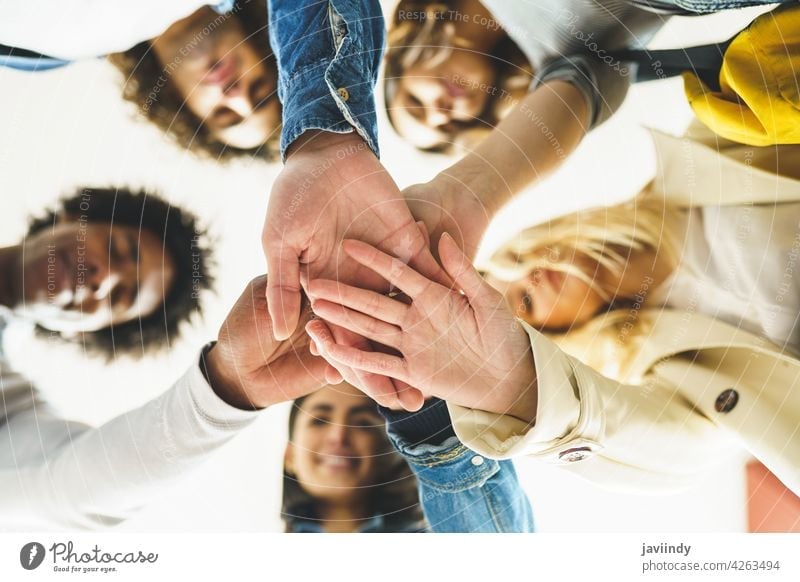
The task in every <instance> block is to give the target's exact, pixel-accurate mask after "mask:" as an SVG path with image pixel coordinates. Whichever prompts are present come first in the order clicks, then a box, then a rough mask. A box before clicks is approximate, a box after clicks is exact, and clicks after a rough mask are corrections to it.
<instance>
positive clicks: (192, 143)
mask: <svg viewBox="0 0 800 582" xmlns="http://www.w3.org/2000/svg"><path fill="white" fill-rule="evenodd" d="M232 14H234V15H235V16H236V18H238V19H239V21H240V22H241V23H242V26H243V27H244V29H245V32H246V33H247V40H248V42H261V43H264V46H269V37H268V35H267V11H266V1H265V0H257V1H256V0H238V1H237V2H236V4H235V5H234V8H233V11H232ZM108 60H109V61H110V62H111V64H112V65H114V66H115V67H116V68H117V69H118V70H119V71H120V72H121V73H122V75H123V83H122V97H123V99H125V100H126V101H130V102H131V103H133V104H134V105H135V106H136V109H137V110H138V112H139V114H140V115H142V116H143V117H144V118H145V119H147V120H148V121H150V122H151V123H153V124H154V125H156V127H158V128H159V129H160V130H161V131H163V132H164V133H165V134H167V135H169V136H171V137H172V138H173V139H174V140H175V142H176V143H177V144H178V145H179V146H180V147H182V148H183V149H186V150H189V151H191V152H193V153H195V154H197V155H199V156H202V157H206V158H212V159H216V160H218V161H229V160H232V159H235V158H238V157H242V156H248V157H253V156H256V157H261V158H263V159H265V160H267V161H271V160H274V159H275V158H276V157H277V154H278V152H279V146H280V133H281V132H280V131H274V132H273V133H272V135H271V136H270V138H269V140H268V141H267V142H266V143H265V144H263V145H261V146H259V147H257V148H251V149H241V148H236V147H233V146H230V145H228V144H226V143H223V142H221V141H219V140H218V139H216V138H215V137H214V136H213V134H212V133H211V132H210V131H209V130H208V128H207V127H206V125H205V124H204V123H203V121H202V120H201V119H200V118H199V117H197V116H196V115H195V114H194V113H192V112H191V111H190V110H189V108H188V107H186V105H185V103H184V99H183V96H182V95H181V94H180V93H179V92H178V90H177V89H176V88H175V87H174V86H173V84H172V83H171V82H170V79H169V75H165V74H164V73H165V70H164V66H163V65H162V64H161V63H160V62H159V60H158V58H157V57H156V55H155V53H154V52H153V51H152V50H151V45H150V41H144V42H141V43H139V44H137V45H136V46H134V47H133V48H131V49H128V50H127V51H125V52H122V53H114V54H111V55H109V56H108ZM157 83H158V87H159V89H160V90H159V93H158V98H157V99H153V97H152V95H151V93H152V91H153V87H155V86H156V84H157Z"/></svg>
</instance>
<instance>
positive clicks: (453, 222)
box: [403, 173, 495, 260]
mask: <svg viewBox="0 0 800 582" xmlns="http://www.w3.org/2000/svg"><path fill="white" fill-rule="evenodd" d="M403 196H405V199H406V203H407V204H408V207H409V209H410V210H411V214H412V215H413V216H414V218H415V219H416V220H420V221H422V222H424V223H425V228H426V229H427V231H428V233H429V237H430V240H431V241H432V248H431V251H432V252H433V254H434V255H436V253H437V249H438V243H439V240H440V239H441V237H442V235H443V234H444V233H445V232H446V233H449V234H450V235H451V236H452V237H453V238H454V239H455V240H456V243H457V244H458V246H459V247H460V248H462V249H464V253H465V254H466V255H467V256H468V257H469V258H470V259H471V260H472V259H474V258H475V255H476V254H477V252H478V246H479V245H480V242H481V238H482V237H483V234H484V233H485V232H486V229H487V228H489V222H490V220H491V218H492V216H493V214H494V212H495V209H493V208H488V207H486V206H485V205H484V203H483V202H482V200H481V197H480V196H479V193H476V192H472V191H471V190H470V186H469V185H468V184H467V183H466V182H465V181H462V180H460V179H459V178H456V177H455V176H450V175H449V174H446V173H441V174H439V175H438V176H436V177H435V178H434V179H433V180H431V181H430V182H425V183H423V184H415V185H413V186H409V187H408V188H406V189H405V190H403Z"/></svg>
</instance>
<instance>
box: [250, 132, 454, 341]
mask: <svg viewBox="0 0 800 582" xmlns="http://www.w3.org/2000/svg"><path fill="white" fill-rule="evenodd" d="M345 237H349V238H355V239H358V240H362V241H365V242H368V243H370V244H373V245H375V246H377V247H378V248H380V249H382V250H385V251H387V252H391V253H393V254H394V255H395V256H400V257H402V258H403V260H405V261H407V262H409V263H410V264H412V265H414V266H415V267H416V268H417V269H419V270H420V272H423V273H425V275H426V276H431V277H433V278H437V273H441V270H440V268H439V266H438V265H437V264H436V262H435V260H433V258H432V257H430V254H429V253H425V254H422V253H421V251H422V250H423V249H424V248H425V247H426V246H427V245H426V241H425V238H424V237H423V236H422V235H421V233H420V231H419V229H418V228H417V226H416V224H415V221H414V218H413V217H412V216H411V212H410V211H409V210H408V206H407V205H406V203H405V200H404V199H403V196H402V194H401V192H400V190H399V189H398V188H397V185H396V184H395V183H394V181H393V180H392V178H391V176H389V174H388V172H387V171H386V170H385V169H384V167H383V166H382V165H381V163H380V162H379V161H378V158H376V157H375V155H374V154H373V153H372V151H371V150H370V149H369V147H367V145H366V143H365V142H364V141H363V140H362V139H361V138H360V137H359V136H358V134H356V133H349V134H335V133H329V132H306V133H304V134H303V135H302V136H301V137H300V138H298V140H296V141H295V142H294V143H293V144H292V146H291V149H290V151H289V155H288V158H287V160H286V165H285V167H284V168H283V170H282V171H281V173H280V175H279V176H278V178H277V179H276V180H275V184H274V185H273V187H272V194H271V196H270V202H269V208H268V210H267V218H266V222H265V224H264V230H263V234H262V244H263V247H264V253H265V255H266V257H267V269H268V272H269V285H268V289H267V298H268V303H269V313H270V316H271V317H272V321H273V322H274V332H275V337H276V338H279V339H285V338H287V337H289V335H290V334H291V333H292V332H293V331H294V330H295V329H296V327H297V322H298V317H299V314H300V289H301V285H300V266H301V264H304V265H307V269H308V276H309V278H319V277H327V278H331V279H333V278H335V279H338V280H340V281H343V282H346V283H356V284H358V285H359V286H361V287H365V288H370V289H378V290H380V289H384V288H385V287H384V285H385V283H384V282H383V281H382V280H381V279H380V278H378V277H376V276H375V274H374V273H372V272H371V271H369V270H368V269H364V268H363V267H361V266H360V265H358V264H357V263H355V262H354V261H352V260H349V259H347V257H346V256H345V255H344V254H342V253H341V252H340V251H339V246H340V243H341V241H342V240H343V238H345ZM438 276H439V277H441V275H438Z"/></svg>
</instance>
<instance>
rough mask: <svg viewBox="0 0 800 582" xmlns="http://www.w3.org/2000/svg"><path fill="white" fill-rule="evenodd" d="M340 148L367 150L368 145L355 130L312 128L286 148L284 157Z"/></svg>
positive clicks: (317, 154)
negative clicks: (345, 131) (339, 130)
mask: <svg viewBox="0 0 800 582" xmlns="http://www.w3.org/2000/svg"><path fill="white" fill-rule="evenodd" d="M341 148H348V149H350V148H357V149H358V150H361V149H363V150H369V145H367V142H365V141H364V140H363V139H362V138H361V136H360V135H358V133H357V132H356V131H349V132H347V133H336V132H333V131H324V130H320V129H313V130H308V131H305V132H303V134H302V135H300V136H299V137H298V138H297V139H296V140H294V141H293V142H292V143H291V145H289V147H288V149H287V150H286V159H287V160H288V159H290V158H291V157H292V156H295V155H312V156H319V155H324V153H325V152H327V151H329V150H341Z"/></svg>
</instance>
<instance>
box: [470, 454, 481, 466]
mask: <svg viewBox="0 0 800 582" xmlns="http://www.w3.org/2000/svg"><path fill="white" fill-rule="evenodd" d="M472 464H473V465H475V466H476V467H480V466H481V465H483V457H481V456H480V455H475V456H474V457H472Z"/></svg>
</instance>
